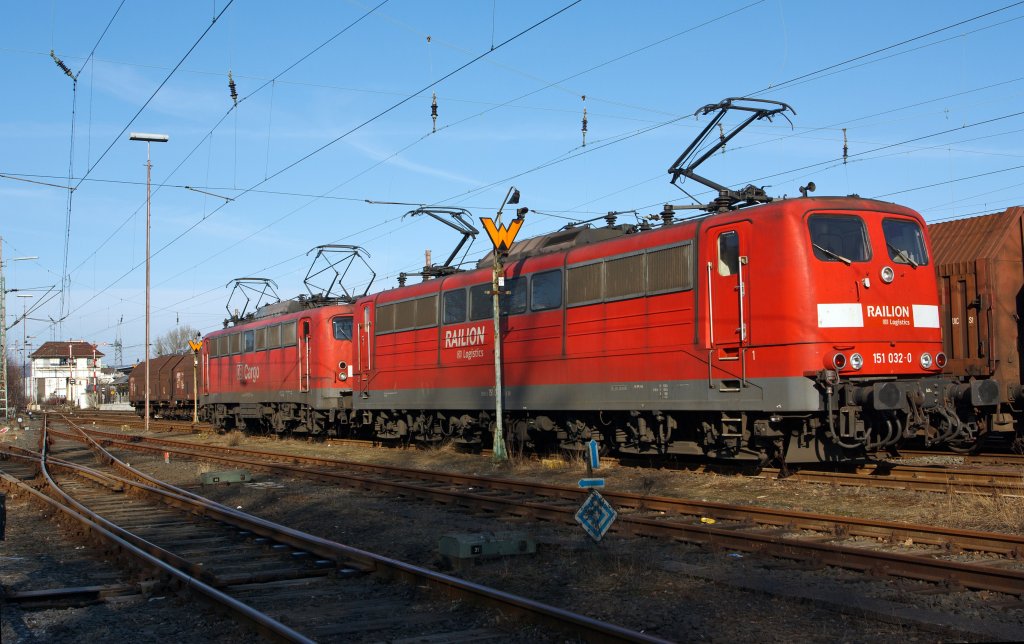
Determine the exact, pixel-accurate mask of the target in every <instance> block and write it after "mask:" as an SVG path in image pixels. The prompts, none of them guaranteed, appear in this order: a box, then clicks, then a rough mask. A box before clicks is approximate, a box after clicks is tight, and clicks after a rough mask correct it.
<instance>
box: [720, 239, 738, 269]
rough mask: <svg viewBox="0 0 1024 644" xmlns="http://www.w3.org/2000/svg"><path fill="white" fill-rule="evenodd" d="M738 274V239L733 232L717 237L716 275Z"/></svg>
mask: <svg viewBox="0 0 1024 644" xmlns="http://www.w3.org/2000/svg"><path fill="white" fill-rule="evenodd" d="M739 272H740V237H739V235H737V234H736V233H735V231H729V232H727V233H722V234H721V235H719V236H718V274H719V275H722V276H726V275H735V274H736V273H739Z"/></svg>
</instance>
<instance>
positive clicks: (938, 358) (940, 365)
mask: <svg viewBox="0 0 1024 644" xmlns="http://www.w3.org/2000/svg"><path fill="white" fill-rule="evenodd" d="M935 367H936V368H937V369H945V368H946V354H945V353H943V352H941V351H939V352H938V353H936V354H935Z"/></svg>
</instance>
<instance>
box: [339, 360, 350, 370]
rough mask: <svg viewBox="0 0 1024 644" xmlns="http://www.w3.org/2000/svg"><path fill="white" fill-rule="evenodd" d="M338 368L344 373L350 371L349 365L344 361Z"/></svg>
mask: <svg viewBox="0 0 1024 644" xmlns="http://www.w3.org/2000/svg"><path fill="white" fill-rule="evenodd" d="M338 368H339V369H341V370H342V371H348V363H347V362H345V361H344V360H342V361H341V362H339V363H338Z"/></svg>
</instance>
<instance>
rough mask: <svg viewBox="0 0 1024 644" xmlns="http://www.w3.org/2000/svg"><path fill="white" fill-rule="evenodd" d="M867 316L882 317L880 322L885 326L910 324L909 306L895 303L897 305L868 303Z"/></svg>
mask: <svg viewBox="0 0 1024 644" xmlns="http://www.w3.org/2000/svg"><path fill="white" fill-rule="evenodd" d="M865 308H867V310H868V317H869V318H882V324H883V325H885V326H910V307H909V306H906V305H903V304H897V305H892V306H890V305H888V304H885V305H882V306H875V305H874V304H868V305H867V307H865Z"/></svg>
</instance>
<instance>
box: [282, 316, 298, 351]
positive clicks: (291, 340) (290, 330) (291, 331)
mask: <svg viewBox="0 0 1024 644" xmlns="http://www.w3.org/2000/svg"><path fill="white" fill-rule="evenodd" d="M281 346H282V347H294V346H295V321H294V320H293V321H291V322H285V323H284V324H282V325H281Z"/></svg>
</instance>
